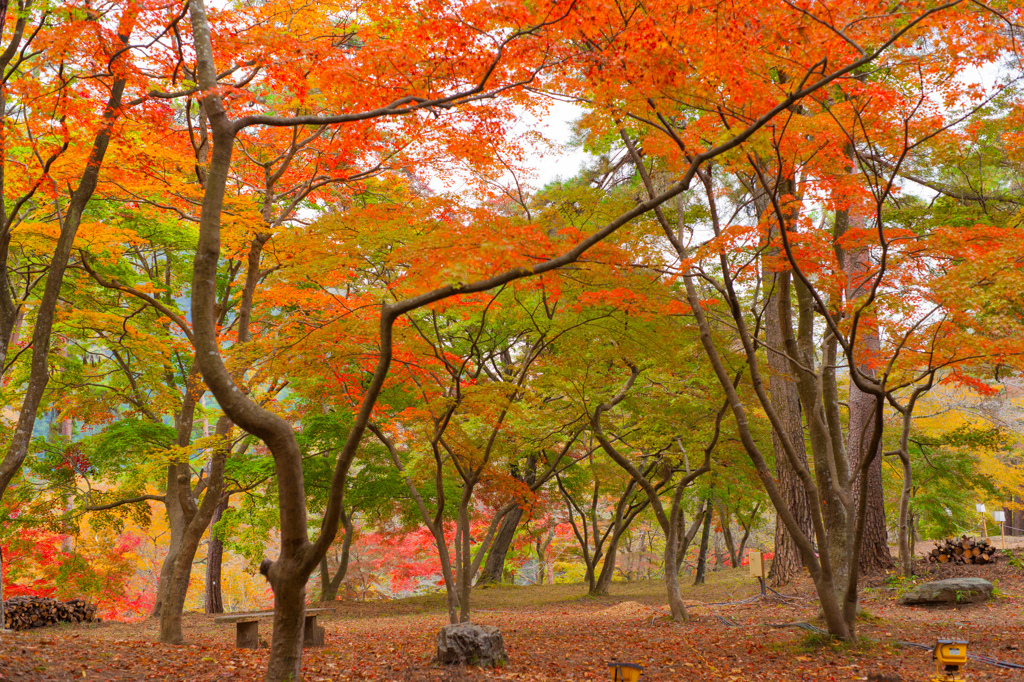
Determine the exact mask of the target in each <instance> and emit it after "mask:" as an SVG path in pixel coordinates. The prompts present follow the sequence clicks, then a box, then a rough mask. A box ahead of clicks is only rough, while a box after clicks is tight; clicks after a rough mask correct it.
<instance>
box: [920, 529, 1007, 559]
mask: <svg viewBox="0 0 1024 682" xmlns="http://www.w3.org/2000/svg"><path fill="white" fill-rule="evenodd" d="M995 553H996V548H995V547H993V546H992V544H991V543H989V541H988V539H986V538H982V539H981V540H977V539H975V538H973V537H967V536H966V535H962V536H960V537H959V538H946V539H945V540H939V541H938V542H936V543H935V549H933V550H932V551H931V552H929V553H928V561H930V562H931V563H933V564H936V563H938V564H990V563H992V562H993V561H995V560H996V558H995Z"/></svg>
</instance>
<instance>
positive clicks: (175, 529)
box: [152, 464, 185, 618]
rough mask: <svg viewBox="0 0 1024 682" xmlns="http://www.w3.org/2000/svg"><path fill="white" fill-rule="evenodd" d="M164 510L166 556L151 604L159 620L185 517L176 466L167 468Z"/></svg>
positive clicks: (171, 465)
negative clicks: (166, 537)
mask: <svg viewBox="0 0 1024 682" xmlns="http://www.w3.org/2000/svg"><path fill="white" fill-rule="evenodd" d="M164 509H165V510H166V512H167V525H168V528H169V530H168V539H167V555H166V556H164V560H163V562H161V564H160V575H159V577H158V578H157V583H156V603H154V604H153V613H152V616H153V617H154V618H159V617H160V613H161V612H162V611H163V606H164V602H165V601H166V599H167V589H168V587H169V586H170V584H171V574H172V573H173V571H174V561H175V559H177V557H178V550H179V549H180V548H181V536H182V534H183V533H184V531H185V517H184V514H183V513H182V510H181V503H180V502H179V501H178V465H177V464H170V465H168V467H167V490H166V492H165V493H164Z"/></svg>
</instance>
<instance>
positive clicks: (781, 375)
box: [764, 287, 813, 587]
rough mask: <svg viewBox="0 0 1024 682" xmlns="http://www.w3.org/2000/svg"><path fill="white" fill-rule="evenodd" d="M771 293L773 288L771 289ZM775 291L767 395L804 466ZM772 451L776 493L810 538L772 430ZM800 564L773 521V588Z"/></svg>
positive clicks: (767, 313) (803, 495)
mask: <svg viewBox="0 0 1024 682" xmlns="http://www.w3.org/2000/svg"><path fill="white" fill-rule="evenodd" d="M773 290H774V287H773ZM774 296H775V294H774V291H773V293H772V294H771V295H769V296H768V297H767V299H766V302H765V308H764V325H765V341H766V342H767V343H768V348H769V350H768V353H767V356H768V357H767V360H768V363H767V364H768V377H769V384H768V393H769V396H770V398H771V403H772V407H773V408H775V411H776V413H778V415H779V419H780V420H781V421H782V422H783V424H784V425H785V429H786V435H787V436H788V438H789V442H790V443H792V446H793V449H794V450H795V451H796V455H797V457H798V458H799V459H800V461H802V462H803V463H804V464H806V463H807V449H806V444H805V441H804V429H803V423H802V422H801V417H800V395H799V393H798V392H797V379H796V378H795V377H794V376H793V374H792V368H791V367H790V363H789V360H788V359H787V358H786V356H785V355H782V353H781V352H779V351H781V350H782V349H783V347H784V346H783V338H782V330H781V328H780V327H779V309H778V305H777V303H776V301H775V298H774ZM772 447H773V449H774V452H775V477H776V479H777V480H778V486H779V491H780V492H781V493H782V494H783V496H784V497H785V499H786V504H787V507H788V508H789V511H790V512H791V513H792V514H793V517H794V518H795V519H796V522H797V524H798V525H799V526H800V530H801V531H803V533H804V534H805V535H806V536H808V537H811V536H812V535H813V526H812V523H811V510H810V507H809V506H808V504H807V491H805V490H804V487H803V485H802V484H801V483H800V479H799V478H798V477H797V475H796V471H794V470H793V467H792V465H790V463H789V460H788V459H787V458H786V453H785V452H784V451H783V445H782V441H781V439H780V438H779V434H778V433H776V432H775V430H774V429H773V430H772ZM802 565H803V561H802V560H801V559H800V550H799V549H798V548H797V546H796V542H794V540H793V536H792V535H790V533H789V531H788V530H786V525H785V524H784V523H783V522H782V519H781V518H780V517H778V516H776V519H775V558H774V559H773V560H772V566H771V569H770V571H769V573H768V578H769V579H770V580H771V583H772V585H774V586H776V587H778V586H781V585H785V584H786V583H788V582H789V581H791V580H792V579H793V578H794V577H795V576H796V575H797V572H798V571H799V570H800V567H801V566H802Z"/></svg>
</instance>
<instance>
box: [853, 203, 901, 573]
mask: <svg viewBox="0 0 1024 682" xmlns="http://www.w3.org/2000/svg"><path fill="white" fill-rule="evenodd" d="M853 219H854V214H853V212H851V221H852V220H853ZM870 268H871V263H870V261H869V259H868V254H867V252H866V251H864V250H858V251H854V252H849V253H847V254H846V271H847V275H848V276H849V278H850V285H849V287H848V293H847V296H848V297H849V299H850V300H851V301H856V300H857V299H858V298H862V297H863V296H864V295H865V279H866V278H867V277H868V276H869V271H870ZM861 320H862V322H861V324H860V326H859V328H858V334H857V338H858V341H859V343H858V344H857V348H856V349H855V352H856V354H857V357H858V362H857V369H858V370H859V371H860V373H861V374H863V375H864V376H867V377H870V378H874V376H875V371H874V369H873V368H872V367H871V366H870V362H871V356H872V355H874V354H877V352H878V351H879V349H880V343H879V339H878V330H877V329H874V328H872V326H871V325H870V324H867V323H865V322H863V320H864V318H863V317H862V318H861ZM848 404H849V406H850V422H849V424H850V425H849V429H848V431H847V434H848V436H847V437H848V443H847V446H846V452H847V455H848V456H849V458H850V468H851V470H852V469H853V468H854V467H856V466H857V465H858V464H859V463H860V462H861V461H862V460H863V459H865V458H866V457H868V456H869V454H870V453H868V452H866V449H867V448H868V444H869V443H870V442H871V439H872V436H873V434H874V412H875V398H874V396H871V395H868V394H866V393H864V392H862V391H861V390H860V389H859V388H858V387H857V386H856V384H854V382H852V381H851V382H850V398H849V402H848ZM881 449H882V448H881V444H879V448H878V452H877V453H875V458H874V461H872V462H871V464H870V465H869V466H868V469H867V476H868V487H867V494H868V502H867V508H866V509H865V518H864V540H863V543H864V544H863V545H862V546H861V552H860V568H861V570H862V571H865V572H868V571H878V570H883V571H884V570H889V569H891V568H892V565H893V563H892V555H891V553H890V552H889V532H888V529H887V528H886V524H885V498H884V496H883V490H882V453H881ZM852 489H853V491H854V492H855V497H854V500H855V501H858V498H857V495H858V494H859V490H860V485H859V484H858V480H857V479H854V480H853V485H852Z"/></svg>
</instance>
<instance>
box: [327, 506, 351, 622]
mask: <svg viewBox="0 0 1024 682" xmlns="http://www.w3.org/2000/svg"><path fill="white" fill-rule="evenodd" d="M341 525H342V526H343V527H344V528H345V536H344V537H343V538H342V540H341V557H340V558H339V559H338V568H337V569H335V573H334V577H333V578H332V577H330V570H329V567H328V564H327V556H326V555H324V558H322V559H321V560H320V601H322V602H331V601H334V600H335V599H337V598H338V590H339V589H341V583H342V581H344V580H345V576H346V575H347V574H348V561H349V556H350V552H351V550H352V533H353V530H354V528H353V525H352V519H351V517H350V516H349V515H348V514H346V513H345V510H344V509H343V510H342V512H341Z"/></svg>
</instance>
